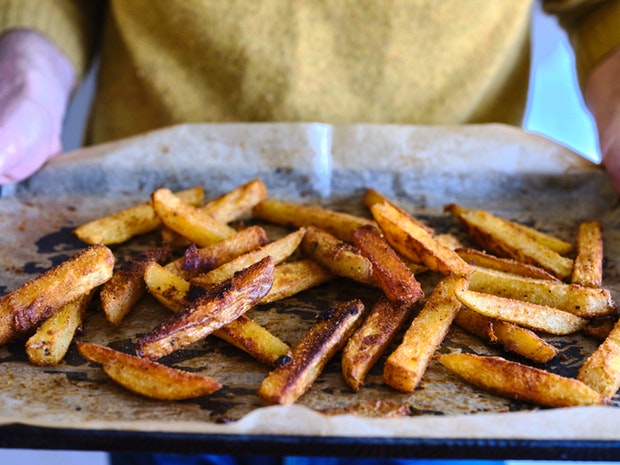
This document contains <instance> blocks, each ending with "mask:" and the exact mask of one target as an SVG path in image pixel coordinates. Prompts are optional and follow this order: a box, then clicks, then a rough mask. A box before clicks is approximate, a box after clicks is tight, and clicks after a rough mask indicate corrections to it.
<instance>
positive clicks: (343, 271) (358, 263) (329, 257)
mask: <svg viewBox="0 0 620 465" xmlns="http://www.w3.org/2000/svg"><path fill="white" fill-rule="evenodd" d="M300 245H301V250H302V251H303V252H304V254H305V255H306V256H307V257H310V258H312V259H313V260H314V261H316V262H317V263H320V264H321V265H323V266H324V267H325V268H327V269H328V270H330V271H331V272H333V273H334V274H336V275H338V276H342V277H345V278H349V279H353V280H354V281H358V282H361V283H364V284H372V283H373V280H372V264H371V263H370V260H368V259H367V258H366V257H364V256H362V255H361V254H360V253H359V251H358V250H357V249H356V248H355V247H353V246H352V245H351V244H349V243H348V242H345V241H343V240H342V239H338V238H337V237H336V236H334V235H333V234H330V233H328V232H327V231H324V230H322V229H320V228H317V227H315V226H308V227H307V228H306V234H305V236H304V238H303V240H302V242H301V244H300Z"/></svg>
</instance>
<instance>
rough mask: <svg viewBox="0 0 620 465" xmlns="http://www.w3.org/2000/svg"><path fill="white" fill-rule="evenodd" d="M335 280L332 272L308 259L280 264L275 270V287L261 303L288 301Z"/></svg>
mask: <svg viewBox="0 0 620 465" xmlns="http://www.w3.org/2000/svg"><path fill="white" fill-rule="evenodd" d="M333 278H334V275H333V274H332V273H331V272H330V271H328V270H327V269H325V268H323V267H322V266H321V265H319V264H318V263H316V262H314V261H313V260H310V259H308V258H303V259H301V260H294V261H290V262H284V263H280V264H279V265H277V266H276V267H275V270H274V276H273V286H271V289H270V290H269V292H268V293H267V295H266V296H265V297H263V298H262V299H261V301H260V303H261V304H266V303H270V302H275V301H277V300H282V299H286V298H287V297H290V296H293V295H295V294H298V293H299V292H302V291H305V290H306V289H311V288H313V287H315V286H319V285H321V284H323V283H326V282H327V281H330V280H331V279H333Z"/></svg>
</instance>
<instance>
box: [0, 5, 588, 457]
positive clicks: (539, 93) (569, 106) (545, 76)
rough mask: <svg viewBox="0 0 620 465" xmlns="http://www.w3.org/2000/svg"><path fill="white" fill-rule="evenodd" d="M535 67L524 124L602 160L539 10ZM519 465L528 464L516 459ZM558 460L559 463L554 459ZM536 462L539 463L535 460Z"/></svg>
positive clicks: (77, 119)
mask: <svg viewBox="0 0 620 465" xmlns="http://www.w3.org/2000/svg"><path fill="white" fill-rule="evenodd" d="M532 33H533V69H532V86H531V91H530V99H529V104H528V109H527V114H526V118H525V122H524V127H525V129H527V130H528V131H532V132H536V133H540V134H543V135H545V136H546V137H548V138H551V139H553V140H555V141H557V142H558V143H560V144H563V145H565V146H567V147H569V148H571V149H572V150H573V151H575V152H577V153H579V154H581V155H583V156H585V157H587V158H589V159H591V160H594V161H598V160H599V159H600V156H599V152H598V147H597V138H596V133H595V129H594V125H593V123H592V119H591V117H590V115H589V114H588V112H587V111H586V110H585V109H584V105H583V101H582V99H581V96H580V94H579V93H578V92H577V91H576V79H575V75H574V72H573V56H572V53H571V51H570V48H569V45H568V43H567V40H566V36H565V34H564V32H563V31H562V30H561V29H560V28H559V27H558V25H557V23H556V21H555V20H554V19H553V18H550V17H548V16H546V15H544V14H543V13H542V12H541V11H540V9H536V10H535V11H534V18H533V30H532ZM95 74H96V66H95V67H94V68H93V70H92V71H91V73H90V74H89V76H88V78H87V79H86V81H85V83H84V85H83V87H82V88H81V89H80V91H79V92H78V94H77V95H76V96H75V99H74V102H73V104H72V106H71V108H70V111H69V113H68V115H67V121H66V128H65V131H64V134H63V143H64V147H65V149H66V150H73V149H76V148H78V147H80V145H81V141H82V135H83V132H84V127H85V120H86V115H87V113H88V106H89V103H90V96H91V93H92V88H93V84H94V81H95ZM518 463H519V465H525V464H527V462H523V461H520V462H518ZM554 463H557V462H554ZM0 464H2V465H83V464H88V465H107V454H105V453H104V452H80V451H71V452H68V451H67V452H65V451H45V450H41V451H30V450H22V449H0ZM536 464H537V465H540V462H536Z"/></svg>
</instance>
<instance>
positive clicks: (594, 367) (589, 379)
mask: <svg viewBox="0 0 620 465" xmlns="http://www.w3.org/2000/svg"><path fill="white" fill-rule="evenodd" d="M577 379H578V380H580V381H582V382H584V383H585V384H587V385H588V386H590V387H591V388H592V389H594V390H595V391H597V392H600V393H601V394H602V395H604V396H605V397H612V396H613V395H614V394H616V392H618V389H620V323H616V324H615V325H614V327H613V328H612V330H611V332H610V333H609V334H608V335H607V337H606V338H605V340H604V341H603V342H602V343H601V344H600V345H599V346H598V348H597V349H596V350H595V351H594V353H592V354H591V355H590V356H589V357H588V358H587V359H586V361H585V362H584V364H583V365H582V366H581V368H580V369H579V373H578V375H577Z"/></svg>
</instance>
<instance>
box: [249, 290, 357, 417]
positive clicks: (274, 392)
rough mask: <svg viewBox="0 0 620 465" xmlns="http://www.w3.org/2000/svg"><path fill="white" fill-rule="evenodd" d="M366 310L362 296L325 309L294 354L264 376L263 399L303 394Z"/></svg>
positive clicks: (283, 400) (286, 399)
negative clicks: (360, 299)
mask: <svg viewBox="0 0 620 465" xmlns="http://www.w3.org/2000/svg"><path fill="white" fill-rule="evenodd" d="M363 314H364V305H363V304H362V302H361V301H359V300H353V301H349V302H345V303H343V304H340V305H338V306H336V307H333V308H330V309H329V310H328V311H326V312H323V313H322V314H321V315H320V316H319V318H318V319H317V322H316V323H315V324H314V326H313V327H312V328H311V329H310V330H309V331H308V332H307V333H306V334H305V335H304V336H302V339H301V340H300V341H299V343H298V344H297V345H296V346H295V347H294V348H293V351H292V353H291V356H290V357H289V358H286V359H283V360H282V363H281V364H280V365H279V366H277V367H276V368H275V369H274V370H273V371H271V372H270V373H269V374H268V375H267V377H266V378H265V379H264V380H263V382H262V383H261V385H260V387H259V389H258V397H259V399H260V400H261V402H262V403H263V404H266V405H269V404H284V405H287V404H292V403H294V402H295V401H296V400H297V399H298V398H299V397H301V396H302V395H303V394H304V393H305V392H306V391H307V390H308V389H309V388H310V386H311V385H312V383H314V381H315V380H316V378H317V377H318V376H319V375H320V374H321V372H322V371H323V369H324V368H325V365H326V364H327V362H328V361H329V360H330V359H331V358H332V357H333V356H334V355H335V354H336V352H338V351H339V350H340V349H341V348H342V347H343V346H344V344H345V343H346V341H347V340H348V339H349V337H350V336H351V334H352V333H353V332H354V331H355V328H356V325H357V324H358V322H359V321H360V319H361V318H362V316H363Z"/></svg>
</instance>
